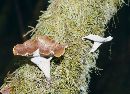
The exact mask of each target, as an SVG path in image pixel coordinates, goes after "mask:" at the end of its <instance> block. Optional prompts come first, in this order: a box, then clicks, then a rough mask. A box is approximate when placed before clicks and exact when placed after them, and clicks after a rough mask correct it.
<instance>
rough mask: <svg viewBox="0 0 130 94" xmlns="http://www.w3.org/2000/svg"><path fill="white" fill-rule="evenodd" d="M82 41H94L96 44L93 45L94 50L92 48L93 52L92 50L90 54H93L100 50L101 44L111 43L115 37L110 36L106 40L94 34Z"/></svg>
mask: <svg viewBox="0 0 130 94" xmlns="http://www.w3.org/2000/svg"><path fill="white" fill-rule="evenodd" d="M82 39H83V40H84V39H88V40H91V41H94V44H93V46H92V48H91V50H90V53H91V52H95V51H96V50H97V48H98V47H99V46H100V45H101V44H103V43H105V42H109V41H111V40H112V39H113V37H111V36H108V37H106V38H103V37H100V36H98V35H92V34H90V35H88V36H85V37H83V38H82Z"/></svg>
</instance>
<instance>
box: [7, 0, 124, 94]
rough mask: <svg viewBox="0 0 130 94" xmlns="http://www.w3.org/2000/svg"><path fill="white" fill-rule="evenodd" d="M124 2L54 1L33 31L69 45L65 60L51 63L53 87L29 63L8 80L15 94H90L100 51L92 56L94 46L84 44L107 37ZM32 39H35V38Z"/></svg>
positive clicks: (115, 0) (97, 0) (59, 59)
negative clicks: (96, 37)
mask: <svg viewBox="0 0 130 94" xmlns="http://www.w3.org/2000/svg"><path fill="white" fill-rule="evenodd" d="M122 3H123V1H122V0H51V4H50V5H49V7H48V9H47V11H44V12H43V14H42V15H41V16H40V18H39V20H38V24H37V25H36V27H35V28H34V29H33V32H34V33H35V34H34V36H33V37H35V36H36V35H48V36H50V37H52V38H53V39H55V40H56V41H57V42H60V43H62V44H67V45H68V48H67V49H66V52H65V54H64V56H63V57H61V58H54V59H53V60H52V62H51V77H52V83H51V86H50V87H49V88H48V87H46V79H45V77H44V76H43V73H42V72H41V71H40V70H39V69H38V67H37V66H35V65H32V64H31V62H30V61H26V60H24V61H20V63H23V62H24V63H25V64H24V65H22V66H21V67H20V68H18V69H17V70H16V71H14V72H13V74H12V75H10V76H8V77H7V78H8V79H9V80H10V82H9V83H8V84H9V85H10V86H11V87H13V90H12V94H26V93H27V94H45V93H51V94H79V93H81V94H87V93H88V91H87V90H88V84H89V81H90V74H89V73H90V72H91V69H92V68H96V59H97V58H98V51H97V52H95V53H92V54H90V53H89V51H90V48H91V46H92V43H91V42H89V41H83V40H82V37H83V36H85V35H88V34H97V35H100V36H104V32H105V30H106V24H107V23H108V22H109V20H110V19H111V18H112V16H113V15H114V14H115V13H116V12H117V10H118V9H119V8H120V7H121V6H122ZM33 37H32V38H33Z"/></svg>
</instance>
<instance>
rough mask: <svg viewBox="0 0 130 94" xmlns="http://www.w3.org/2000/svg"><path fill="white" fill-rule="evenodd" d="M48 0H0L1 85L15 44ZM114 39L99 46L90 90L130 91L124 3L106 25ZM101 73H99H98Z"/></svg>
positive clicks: (129, 31)
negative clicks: (99, 69)
mask: <svg viewBox="0 0 130 94" xmlns="http://www.w3.org/2000/svg"><path fill="white" fill-rule="evenodd" d="M47 1H48V0H0V85H2V82H3V79H4V77H5V75H6V73H7V72H8V66H9V65H10V63H11V61H12V59H13V58H14V56H13V54H12V48H13V46H14V45H16V44H17V43H21V42H23V41H24V40H26V38H27V37H25V38H23V36H22V35H23V34H25V33H26V32H27V31H29V30H30V28H28V26H34V27H35V25H36V24H37V21H36V20H38V17H39V16H40V15H41V13H40V10H46V9H47V6H48V5H49V3H48V2H47ZM107 27H108V30H107V32H106V34H105V36H109V35H111V36H113V37H114V39H113V41H112V42H109V43H106V44H104V45H102V46H101V47H100V55H99V59H98V60H97V66H98V67H99V68H101V69H103V70H102V71H97V73H95V71H93V73H92V74H91V77H92V78H91V82H90V89H89V90H90V94H130V7H129V6H127V5H125V6H124V7H123V8H121V9H120V10H119V11H118V13H117V14H116V15H115V16H114V17H113V18H112V19H111V21H110V22H109V23H108V25H107ZM97 74H98V75H97Z"/></svg>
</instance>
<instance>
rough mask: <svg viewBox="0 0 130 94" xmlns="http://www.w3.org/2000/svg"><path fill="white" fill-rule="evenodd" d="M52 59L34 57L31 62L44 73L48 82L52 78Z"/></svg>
mask: <svg viewBox="0 0 130 94" xmlns="http://www.w3.org/2000/svg"><path fill="white" fill-rule="evenodd" d="M51 59H52V58H49V59H47V58H44V57H40V56H39V57H34V58H31V61H32V62H33V63H34V64H36V65H37V66H38V67H39V68H40V69H41V70H42V71H43V73H44V75H45V77H46V78H47V80H50V79H51V76H50V60H51Z"/></svg>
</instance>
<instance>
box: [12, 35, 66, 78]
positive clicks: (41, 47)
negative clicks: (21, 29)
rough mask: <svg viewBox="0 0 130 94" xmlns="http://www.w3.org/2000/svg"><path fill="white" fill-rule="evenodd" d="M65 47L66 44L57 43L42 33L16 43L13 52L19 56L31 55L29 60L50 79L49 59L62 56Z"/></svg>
mask: <svg viewBox="0 0 130 94" xmlns="http://www.w3.org/2000/svg"><path fill="white" fill-rule="evenodd" d="M65 48H67V46H66V45H62V44H59V43H57V42H55V40H53V39H51V38H50V37H48V36H46V35H44V36H37V37H36V38H35V39H30V40H27V41H25V42H24V43H23V44H17V45H16V46H14V48H13V53H14V55H20V56H32V58H31V61H32V62H33V63H34V64H36V65H37V66H38V67H39V68H40V69H41V70H42V71H43V72H44V75H45V77H46V78H47V80H50V79H51V76H50V60H51V59H52V58H53V57H60V56H62V55H63V54H64V53H65Z"/></svg>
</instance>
